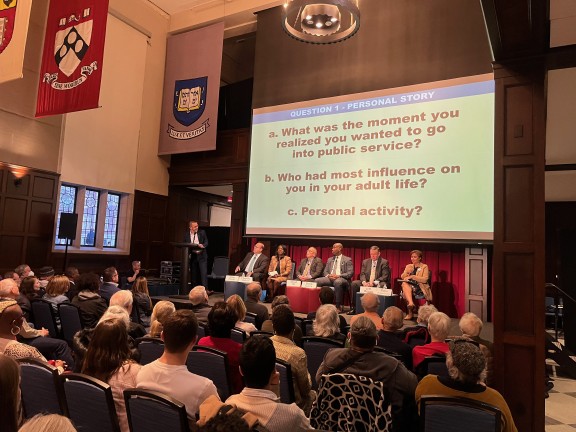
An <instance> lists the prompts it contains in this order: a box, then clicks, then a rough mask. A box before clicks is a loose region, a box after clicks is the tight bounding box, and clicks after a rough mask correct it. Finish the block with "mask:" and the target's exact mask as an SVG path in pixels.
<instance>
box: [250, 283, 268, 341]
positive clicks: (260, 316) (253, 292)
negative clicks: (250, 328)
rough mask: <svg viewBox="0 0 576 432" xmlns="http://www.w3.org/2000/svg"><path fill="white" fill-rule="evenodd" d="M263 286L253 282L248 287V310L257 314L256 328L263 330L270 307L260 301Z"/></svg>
mask: <svg viewBox="0 0 576 432" xmlns="http://www.w3.org/2000/svg"><path fill="white" fill-rule="evenodd" d="M261 296H262V286H261V285H260V284H259V283H258V282H252V283H251V284H248V286H247V287H246V302H245V303H244V304H245V305H246V310H247V311H248V312H251V313H254V314H256V328H257V329H258V330H262V323H263V322H264V321H266V320H267V319H268V308H267V307H266V306H264V305H263V304H262V303H261V302H260V297H261Z"/></svg>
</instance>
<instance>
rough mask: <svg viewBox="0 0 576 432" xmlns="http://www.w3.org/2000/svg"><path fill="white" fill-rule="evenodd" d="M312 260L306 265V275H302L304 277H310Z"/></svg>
mask: <svg viewBox="0 0 576 432" xmlns="http://www.w3.org/2000/svg"><path fill="white" fill-rule="evenodd" d="M310 264H311V262H310V260H308V262H307V263H306V267H305V268H304V273H303V274H302V276H308V275H310Z"/></svg>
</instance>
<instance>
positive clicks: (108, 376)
mask: <svg viewBox="0 0 576 432" xmlns="http://www.w3.org/2000/svg"><path fill="white" fill-rule="evenodd" d="M139 371H140V365H139V364H137V363H135V362H134V361H133V360H132V359H131V353H130V346H129V345H128V327H127V326H126V322H125V321H123V320H122V319H109V320H106V321H102V322H101V323H99V324H98V325H97V326H96V328H95V329H94V333H93V334H92V339H91V340H90V345H88V351H87V352H86V356H85V357H84V364H83V366H82V373H84V374H87V375H90V376H92V377H94V378H98V379H99V380H101V381H104V382H106V383H108V384H109V385H110V387H111V388H112V395H113V397H114V405H116V413H117V415H118V421H119V423H120V430H121V431H122V432H129V428H128V417H127V416H126V405H125V403H124V390H125V389H128V388H134V387H136V376H137V375H138V372H139Z"/></svg>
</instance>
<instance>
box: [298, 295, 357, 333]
mask: <svg viewBox="0 0 576 432" xmlns="http://www.w3.org/2000/svg"><path fill="white" fill-rule="evenodd" d="M318 297H319V298H320V305H325V304H334V291H333V290H332V288H330V287H327V286H323V287H322V288H320V293H318ZM338 318H339V319H340V326H339V327H340V333H342V334H346V327H348V323H347V322H346V318H344V317H343V316H342V315H338ZM306 319H309V320H315V319H316V311H313V312H309V313H308V316H306Z"/></svg>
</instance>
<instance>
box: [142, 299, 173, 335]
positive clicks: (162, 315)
mask: <svg viewBox="0 0 576 432" xmlns="http://www.w3.org/2000/svg"><path fill="white" fill-rule="evenodd" d="M174 312H176V307H175V306H174V303H172V302H170V301H166V300H160V301H159V302H158V303H156V304H155V305H154V309H152V316H151V317H150V333H149V334H148V336H150V337H154V338H159V337H160V334H161V333H162V329H163V328H164V322H165V320H166V318H168V317H169V316H170V315H172V314H173V313H174Z"/></svg>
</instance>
